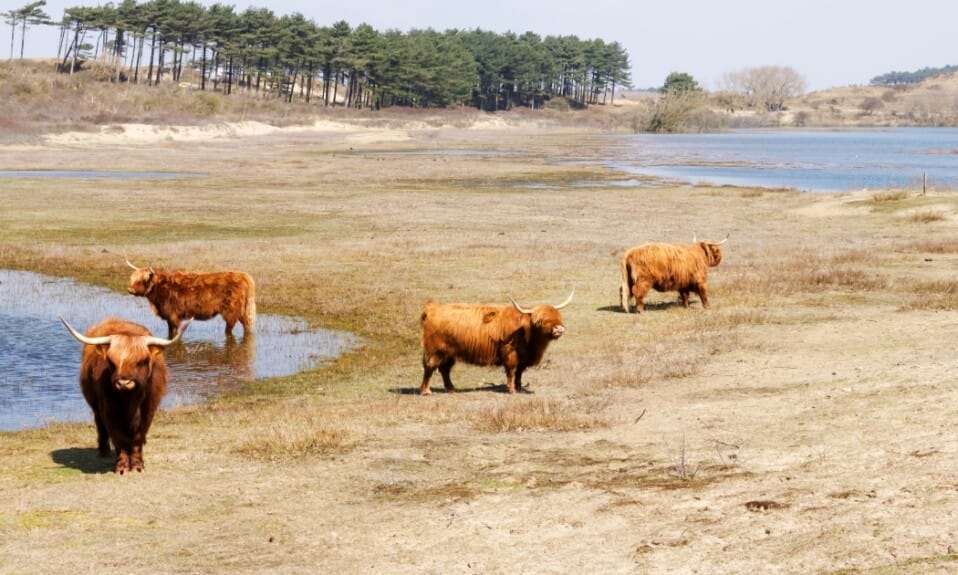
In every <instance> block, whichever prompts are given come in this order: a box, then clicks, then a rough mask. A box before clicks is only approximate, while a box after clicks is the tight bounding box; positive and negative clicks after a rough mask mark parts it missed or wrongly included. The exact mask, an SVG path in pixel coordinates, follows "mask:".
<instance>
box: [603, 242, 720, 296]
mask: <svg viewBox="0 0 958 575" xmlns="http://www.w3.org/2000/svg"><path fill="white" fill-rule="evenodd" d="M727 241H728V236H726V237H725V239H724V240H722V241H720V242H708V241H701V242H696V241H695V239H694V237H693V239H692V243H691V244H642V245H640V246H636V247H634V248H632V249H630V250H629V251H627V252H626V253H625V255H624V256H622V260H621V266H620V267H621V271H622V286H621V287H620V288H619V295H620V297H621V303H622V310H623V311H624V312H625V313H629V300H630V299H631V298H632V297H634V298H635V311H636V312H637V313H641V312H642V310H643V309H644V308H645V305H644V304H643V301H642V300H643V299H645V296H646V294H647V293H649V290H650V289H655V290H656V291H660V292H665V291H677V292H679V297H680V298H681V300H682V305H683V306H685V307H686V308H687V307H689V293H691V292H695V293H697V294H698V295H699V299H700V300H701V301H702V307H704V308H707V307H709V297H708V288H707V285H706V282H707V278H708V269H709V268H710V267H715V266H717V265H719V263H720V262H721V261H722V248H720V247H719V246H720V245H722V244H724V243H725V242H727Z"/></svg>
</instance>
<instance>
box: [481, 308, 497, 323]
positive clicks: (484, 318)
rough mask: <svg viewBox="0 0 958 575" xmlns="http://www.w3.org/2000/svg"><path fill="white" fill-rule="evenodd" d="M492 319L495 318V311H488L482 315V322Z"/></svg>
mask: <svg viewBox="0 0 958 575" xmlns="http://www.w3.org/2000/svg"><path fill="white" fill-rule="evenodd" d="M494 319H496V312H494V311H488V312H486V315H484V316H482V323H489V322H490V321H492V320H494Z"/></svg>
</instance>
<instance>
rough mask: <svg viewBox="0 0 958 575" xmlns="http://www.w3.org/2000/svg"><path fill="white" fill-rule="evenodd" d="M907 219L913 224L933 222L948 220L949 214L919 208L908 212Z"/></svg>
mask: <svg viewBox="0 0 958 575" xmlns="http://www.w3.org/2000/svg"><path fill="white" fill-rule="evenodd" d="M905 219H906V220H907V221H909V222H911V223H913V224H933V223H935V222H943V221H945V220H947V219H948V216H946V215H945V214H943V213H941V212H939V211H935V210H919V211H917V212H913V213H911V214H908V216H906V217H905Z"/></svg>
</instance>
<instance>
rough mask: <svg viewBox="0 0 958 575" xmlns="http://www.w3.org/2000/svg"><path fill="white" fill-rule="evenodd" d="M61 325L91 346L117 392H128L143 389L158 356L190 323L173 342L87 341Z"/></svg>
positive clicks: (136, 338)
mask: <svg viewBox="0 0 958 575" xmlns="http://www.w3.org/2000/svg"><path fill="white" fill-rule="evenodd" d="M60 321H62V322H63V325H65V326H66V328H67V330H69V331H70V334H72V335H73V337H75V338H76V339H77V340H78V341H80V342H82V343H85V344H86V345H92V346H94V348H95V349H96V352H97V353H98V354H99V355H100V357H102V358H103V359H104V360H106V361H107V363H109V364H110V378H111V381H112V383H113V387H114V388H115V389H116V390H118V391H131V390H133V389H137V388H139V389H143V387H144V386H145V385H146V384H147V382H148V381H149V379H150V376H151V375H153V362H154V361H155V360H156V358H157V356H159V355H160V354H162V353H163V350H164V349H166V346H168V345H171V344H173V343H175V342H177V341H179V339H180V337H181V336H182V335H183V332H184V331H186V327H187V326H188V325H189V324H190V321H192V320H187V321H186V322H184V323H183V324H182V325H181V326H180V329H179V331H178V332H177V333H176V336H175V337H174V338H173V339H163V338H160V337H154V336H152V335H132V334H122V333H117V334H112V335H105V336H99V337H88V336H85V335H82V334H81V333H80V332H78V331H77V330H75V329H73V326H71V325H70V324H69V323H67V321H66V320H65V319H63V318H62V317H61V318H60Z"/></svg>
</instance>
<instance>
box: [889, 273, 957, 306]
mask: <svg viewBox="0 0 958 575" xmlns="http://www.w3.org/2000/svg"><path fill="white" fill-rule="evenodd" d="M904 289H905V291H906V293H907V294H909V295H911V296H913V297H910V298H908V299H907V301H905V302H903V303H902V305H901V306H900V307H899V308H898V309H899V311H952V310H958V281H955V280H950V281H949V280H934V281H921V282H915V283H914V284H912V285H910V286H906V287H905V288H904Z"/></svg>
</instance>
